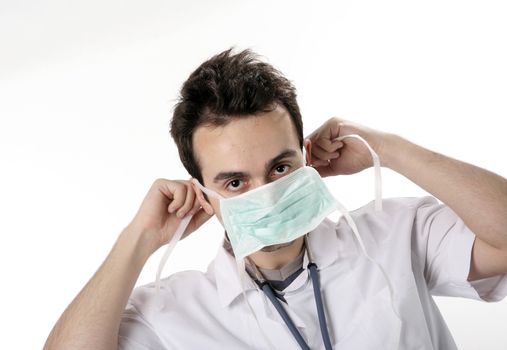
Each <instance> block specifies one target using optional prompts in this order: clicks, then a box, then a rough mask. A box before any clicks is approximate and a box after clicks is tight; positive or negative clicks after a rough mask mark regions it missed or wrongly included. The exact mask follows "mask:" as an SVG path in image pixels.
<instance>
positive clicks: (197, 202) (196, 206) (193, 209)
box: [187, 194, 202, 215]
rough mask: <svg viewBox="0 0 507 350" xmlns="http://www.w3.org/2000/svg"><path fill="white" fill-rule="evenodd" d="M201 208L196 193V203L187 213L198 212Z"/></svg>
mask: <svg viewBox="0 0 507 350" xmlns="http://www.w3.org/2000/svg"><path fill="white" fill-rule="evenodd" d="M201 208H202V206H201V203H200V202H199V199H197V194H195V198H194V205H193V206H192V209H190V211H189V212H188V213H187V215H195V213H197V212H198V211H199V209H201Z"/></svg>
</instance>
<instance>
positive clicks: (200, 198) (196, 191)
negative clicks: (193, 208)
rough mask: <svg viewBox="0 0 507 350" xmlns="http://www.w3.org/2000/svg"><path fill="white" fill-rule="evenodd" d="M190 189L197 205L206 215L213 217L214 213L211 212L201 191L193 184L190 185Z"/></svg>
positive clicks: (210, 207)
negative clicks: (195, 197)
mask: <svg viewBox="0 0 507 350" xmlns="http://www.w3.org/2000/svg"><path fill="white" fill-rule="evenodd" d="M192 187H193V189H194V191H195V194H196V196H197V199H198V200H199V203H200V204H201V206H202V207H203V208H204V210H206V213H207V214H208V215H213V214H214V213H215V211H214V210H213V207H212V206H211V204H209V202H208V201H207V200H206V199H205V198H204V194H203V193H202V191H201V189H200V188H199V187H197V186H196V185H195V184H194V183H192Z"/></svg>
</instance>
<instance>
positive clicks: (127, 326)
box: [118, 303, 166, 350]
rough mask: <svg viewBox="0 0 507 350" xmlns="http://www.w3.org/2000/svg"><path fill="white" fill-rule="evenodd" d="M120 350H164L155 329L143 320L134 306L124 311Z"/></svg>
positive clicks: (121, 324)
mask: <svg viewBox="0 0 507 350" xmlns="http://www.w3.org/2000/svg"><path fill="white" fill-rule="evenodd" d="M118 349H119V350H134V349H135V350H163V349H166V347H165V346H164V345H163V344H162V342H161V340H160V338H159V337H158V335H157V334H156V332H155V330H154V329H153V327H152V326H151V325H150V324H149V323H148V322H147V321H146V320H145V319H144V318H143V316H142V315H141V313H140V312H139V311H138V310H137V309H136V308H135V306H134V305H132V304H130V303H129V304H127V308H126V309H125V310H124V312H123V314H122V317H121V322H120V330H119V334H118Z"/></svg>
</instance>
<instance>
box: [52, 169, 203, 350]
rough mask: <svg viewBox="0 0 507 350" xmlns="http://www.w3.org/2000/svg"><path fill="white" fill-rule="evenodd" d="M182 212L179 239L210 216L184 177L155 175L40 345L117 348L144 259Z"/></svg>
mask: <svg viewBox="0 0 507 350" xmlns="http://www.w3.org/2000/svg"><path fill="white" fill-rule="evenodd" d="M187 213H189V214H195V215H194V216H193V218H192V220H191V222H190V224H189V226H188V227H187V229H186V231H185V233H184V235H183V238H184V237H186V236H187V235H188V234H190V233H192V232H193V231H195V230H196V229H197V228H198V227H199V226H201V225H202V224H203V223H204V222H206V221H207V220H208V219H209V218H210V217H211V216H210V215H208V214H206V212H205V211H204V210H203V209H201V208H200V204H199V201H198V199H197V198H196V196H195V192H194V190H193V188H192V186H191V185H190V183H189V182H188V181H170V180H165V179H158V180H156V181H155V182H154V183H153V185H152V186H151V188H150V190H149V191H148V194H147V195H146V197H145V198H144V200H143V203H142V204H141V207H140V208H139V211H138V212H137V214H136V216H135V217H134V219H133V220H132V221H131V222H130V224H129V225H128V226H127V227H125V229H124V230H123V231H122V232H121V234H120V235H119V237H118V239H117V241H116V243H115V244H114V246H113V248H112V249H111V252H110V253H109V255H108V256H107V257H106V259H105V261H104V262H103V263H102V265H101V266H100V267H99V269H98V270H97V272H96V273H95V274H94V275H93V277H92V278H91V279H90V280H89V281H88V283H87V284H86V285H85V286H84V288H83V289H82V290H81V292H79V294H78V295H77V296H76V297H75V298H74V300H73V301H72V302H71V304H70V305H69V306H68V307H67V309H66V310H65V311H64V313H63V314H62V315H61V316H60V318H59V320H58V322H57V323H56V324H55V326H54V327H53V330H52V331H51V333H50V335H49V337H48V339H47V341H46V344H45V346H44V349H45V350H50V349H51V350H58V349H73V350H79V349H94V350H105V349H108V350H109V349H117V343H118V330H119V326H120V320H121V315H122V312H123V310H124V309H125V306H126V304H127V301H128V298H129V296H130V293H131V292H132V289H133V288H134V285H135V283H136V280H137V278H138V277H139V274H140V272H141V270H142V268H143V266H144V264H145V262H146V260H147V259H148V257H149V256H150V255H151V254H152V253H153V252H154V251H155V250H157V249H158V248H159V247H160V246H161V245H163V244H165V243H167V242H168V241H169V240H170V239H171V237H172V235H173V233H174V232H175V230H176V228H177V227H178V224H179V222H180V221H181V218H182V217H183V216H185V215H186V214H187ZM178 215H181V217H178Z"/></svg>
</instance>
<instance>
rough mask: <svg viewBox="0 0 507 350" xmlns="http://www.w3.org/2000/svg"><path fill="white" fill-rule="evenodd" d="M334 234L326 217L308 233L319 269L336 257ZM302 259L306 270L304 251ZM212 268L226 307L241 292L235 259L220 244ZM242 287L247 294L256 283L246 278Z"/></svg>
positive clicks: (330, 221) (330, 222)
mask: <svg viewBox="0 0 507 350" xmlns="http://www.w3.org/2000/svg"><path fill="white" fill-rule="evenodd" d="M336 234H337V233H336V223H335V222H333V221H332V220H330V219H327V218H326V219H324V220H323V221H322V222H321V223H320V224H319V226H317V228H315V229H314V230H313V231H311V232H310V233H309V234H308V243H309V246H310V249H311V250H312V253H313V260H314V262H315V263H316V264H317V266H318V268H319V270H321V269H324V268H326V267H327V266H329V265H331V264H332V263H334V262H335V261H336V260H337V259H338V256H339V252H340V249H339V245H338V238H337V236H336ZM303 259H304V260H303V268H304V269H305V270H306V268H307V266H308V254H307V253H306V252H305V255H304V258H303ZM214 269H215V278H216V284H217V291H218V297H219V299H220V304H221V305H222V307H227V306H229V305H230V304H231V303H232V302H233V301H234V299H236V298H237V297H238V296H239V295H240V294H241V288H240V285H239V283H238V280H237V267H236V260H235V259H234V257H233V256H232V255H230V254H229V253H228V252H227V251H226V250H225V248H224V247H223V246H222V245H220V248H219V250H218V253H217V256H216V258H215V260H214ZM303 273H306V272H303ZM244 288H245V293H247V294H248V293H249V292H251V291H253V290H256V289H257V285H256V284H255V282H254V281H252V280H251V279H248V281H246V282H245V284H244Z"/></svg>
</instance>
